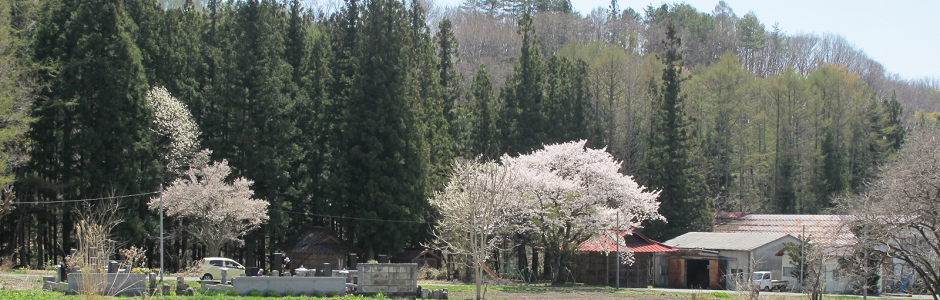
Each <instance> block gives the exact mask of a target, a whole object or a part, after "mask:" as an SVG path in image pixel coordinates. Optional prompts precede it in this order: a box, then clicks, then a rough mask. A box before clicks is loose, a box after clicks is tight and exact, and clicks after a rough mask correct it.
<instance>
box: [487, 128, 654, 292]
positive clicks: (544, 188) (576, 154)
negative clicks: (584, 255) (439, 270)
mask: <svg viewBox="0 0 940 300" xmlns="http://www.w3.org/2000/svg"><path fill="white" fill-rule="evenodd" d="M586 142H587V141H585V140H581V141H574V142H568V143H562V144H554V145H546V146H544V149H541V150H536V151H534V152H533V153H531V154H526V155H520V156H518V157H510V156H508V155H504V156H503V157H502V162H503V164H504V165H506V166H507V167H509V168H510V169H511V170H512V171H513V172H514V173H515V174H516V175H515V176H516V180H515V181H514V182H515V188H516V189H517V191H518V192H519V193H520V198H519V199H518V200H517V201H519V203H518V208H517V209H518V213H519V217H521V218H522V219H523V220H524V222H523V224H525V225H524V226H525V228H524V230H526V231H528V232H530V233H532V234H534V236H535V237H536V238H537V239H538V240H539V242H540V244H541V245H542V246H544V247H545V249H546V257H550V258H552V262H551V264H552V265H553V271H554V272H555V276H554V277H555V283H559V282H562V281H563V279H564V277H563V276H560V275H559V272H563V271H562V270H563V269H564V268H565V267H566V265H567V261H568V259H569V258H570V257H571V255H572V254H573V253H574V251H576V250H577V248H578V246H579V245H580V244H581V243H582V242H585V241H587V240H588V239H589V238H591V237H593V236H600V235H608V234H609V230H610V229H611V228H613V227H614V224H616V218H617V215H618V213H619V215H620V224H621V229H629V228H631V227H640V225H641V224H642V223H643V222H644V221H647V220H655V219H663V217H662V216H661V215H660V214H659V212H658V209H659V202H657V198H658V196H659V192H658V191H657V192H644V187H642V186H640V185H638V184H637V183H636V181H634V180H633V178H632V177H630V176H626V175H623V174H620V172H619V170H620V165H621V163H620V162H618V161H616V160H615V159H614V158H613V156H611V155H610V154H609V153H607V151H606V149H590V148H586V147H585V143H586ZM625 231H627V230H625ZM627 232H629V231H627Z"/></svg>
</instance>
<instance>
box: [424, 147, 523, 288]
mask: <svg viewBox="0 0 940 300" xmlns="http://www.w3.org/2000/svg"><path fill="white" fill-rule="evenodd" d="M512 182H513V175H512V173H511V172H509V170H508V168H507V167H505V166H502V165H499V164H497V163H495V162H482V161H479V160H459V161H457V162H456V163H455V164H454V170H453V175H452V176H451V178H450V182H448V183H447V185H446V186H445V187H444V190H443V191H441V192H438V193H436V194H435V195H434V197H433V198H431V200H430V202H431V204H432V205H434V207H435V208H436V209H437V211H438V212H439V213H440V216H441V217H440V218H439V221H438V223H437V227H436V229H435V230H434V232H433V234H434V237H435V243H436V244H437V245H436V246H437V247H439V248H443V249H445V250H447V251H449V252H451V253H454V254H459V255H466V256H468V257H469V258H470V264H471V265H472V267H473V270H474V280H475V284H476V288H477V294H476V298H477V299H481V297H482V295H481V286H482V285H483V267H484V266H485V264H486V261H487V260H488V259H489V258H490V256H491V255H492V254H493V252H494V250H496V249H497V246H498V245H499V244H500V241H501V240H502V237H503V236H504V233H505V232H506V231H507V230H508V225H510V224H511V220H512V215H513V214H512V209H511V207H512V205H513V203H514V201H513V200H512V198H513V197H514V191H513V189H512Z"/></svg>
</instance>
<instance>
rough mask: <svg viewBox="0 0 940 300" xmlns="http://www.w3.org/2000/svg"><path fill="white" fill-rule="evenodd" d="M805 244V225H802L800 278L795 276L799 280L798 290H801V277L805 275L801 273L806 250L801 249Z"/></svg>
mask: <svg viewBox="0 0 940 300" xmlns="http://www.w3.org/2000/svg"><path fill="white" fill-rule="evenodd" d="M805 246H806V225H803V233H802V235H801V236H800V278H797V280H799V282H800V292H802V291H803V277H805V276H806V275H804V274H803V264H804V262H805V261H806V259H805V258H804V257H806V251H805V250H804V249H803V248H804V247H805Z"/></svg>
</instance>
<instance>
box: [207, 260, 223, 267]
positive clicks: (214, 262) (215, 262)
mask: <svg viewBox="0 0 940 300" xmlns="http://www.w3.org/2000/svg"><path fill="white" fill-rule="evenodd" d="M209 264H210V265H213V266H216V267H221V266H222V261H221V260H210V261H209Z"/></svg>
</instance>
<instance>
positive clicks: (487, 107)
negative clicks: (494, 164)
mask: <svg viewBox="0 0 940 300" xmlns="http://www.w3.org/2000/svg"><path fill="white" fill-rule="evenodd" d="M467 106H468V108H467V109H466V110H467V113H466V115H467V117H466V119H467V120H466V122H465V124H466V126H467V129H466V131H467V135H468V138H467V144H468V147H467V148H468V151H469V152H468V153H467V154H465V155H466V156H467V157H475V156H477V155H480V156H482V157H483V159H485V160H495V159H497V158H499V156H500V155H501V154H502V152H500V149H502V147H500V128H499V123H500V120H499V111H500V107H499V101H498V99H497V98H496V96H495V95H493V82H492V80H491V79H490V75H489V73H487V72H486V66H485V65H480V66H479V67H478V68H477V74H476V76H474V77H473V83H472V85H471V86H470V92H468V93H467Z"/></svg>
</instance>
